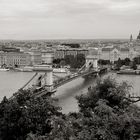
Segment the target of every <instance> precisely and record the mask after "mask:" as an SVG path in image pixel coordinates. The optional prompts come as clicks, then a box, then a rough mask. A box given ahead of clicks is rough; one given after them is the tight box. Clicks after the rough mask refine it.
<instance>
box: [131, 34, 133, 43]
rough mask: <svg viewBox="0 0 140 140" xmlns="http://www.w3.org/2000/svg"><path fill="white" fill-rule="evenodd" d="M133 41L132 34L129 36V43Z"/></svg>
mask: <svg viewBox="0 0 140 140" xmlns="http://www.w3.org/2000/svg"><path fill="white" fill-rule="evenodd" d="M132 41H133V36H132V34H131V35H130V42H132Z"/></svg>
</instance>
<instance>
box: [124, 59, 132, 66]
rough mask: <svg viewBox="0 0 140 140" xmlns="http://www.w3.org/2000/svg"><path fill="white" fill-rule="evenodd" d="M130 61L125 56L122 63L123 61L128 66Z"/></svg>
mask: <svg viewBox="0 0 140 140" xmlns="http://www.w3.org/2000/svg"><path fill="white" fill-rule="evenodd" d="M130 62H131V61H130V59H129V58H125V59H124V63H125V65H126V66H129V65H130Z"/></svg>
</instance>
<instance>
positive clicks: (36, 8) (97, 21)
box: [0, 0, 140, 37]
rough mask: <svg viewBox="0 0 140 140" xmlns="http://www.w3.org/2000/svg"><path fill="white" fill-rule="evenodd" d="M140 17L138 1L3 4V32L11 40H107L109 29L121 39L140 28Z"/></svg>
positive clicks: (6, 0)
mask: <svg viewBox="0 0 140 140" xmlns="http://www.w3.org/2000/svg"><path fill="white" fill-rule="evenodd" d="M139 16H140V1H139V0H0V25H1V29H0V31H1V33H3V34H4V36H6V34H7V33H5V32H9V33H8V34H9V36H10V37H11V36H12V35H13V36H12V37H14V34H17V36H18V34H21V33H20V32H23V34H24V37H26V36H27V34H28V35H29V34H30V35H29V37H31V36H33V37H34V36H36V37H37V34H38V36H39V37H42V36H43V37H49V36H50V37H53V36H54V37H59V35H60V37H63V36H68V37H73V36H74V37H78V36H83V37H84V36H86V37H88V36H89V37H92V36H93V37H94V36H95V34H98V36H100V35H101V36H102V35H103V34H104V35H103V36H108V35H106V34H107V33H106V32H107V31H106V29H109V28H110V29H109V31H108V32H110V33H109V34H110V36H111V34H112V35H114V34H115V33H116V34H117V35H119V34H120V36H121V35H122V34H121V33H119V31H121V30H123V28H125V31H127V30H129V31H130V30H131V29H133V28H134V29H133V30H136V28H139V27H138V24H139V22H140V19H139ZM118 25H119V26H120V29H119V28H118V29H116V26H118ZM134 25H135V26H134ZM111 29H112V31H111ZM76 30H77V31H78V32H76ZM83 32H84V33H85V34H84V33H83ZM95 32H96V33H95ZM35 34H36V35H35ZM41 34H42V35H41ZM126 34H127V33H126ZM17 36H16V37H17ZM124 36H125V35H124ZM0 37H2V34H1V35H0ZM7 37H8V35H7ZM21 37H22V36H21Z"/></svg>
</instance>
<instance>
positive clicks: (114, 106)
mask: <svg viewBox="0 0 140 140" xmlns="http://www.w3.org/2000/svg"><path fill="white" fill-rule="evenodd" d="M130 88H131V86H129V85H128V84H127V83H126V82H123V83H120V84H118V83H117V82H116V80H115V79H111V78H107V79H104V80H103V81H102V80H99V81H98V82H97V84H96V86H94V87H93V88H91V89H90V90H89V92H88V93H87V94H86V95H80V96H78V97H77V99H78V104H79V108H80V112H81V113H82V114H83V117H81V118H79V119H81V122H82V125H81V129H80V131H79V132H78V134H77V135H78V138H79V139H80V140H84V139H87V140H92V139H95V140H134V139H137V138H140V117H139V115H140V108H138V107H137V106H135V105H132V102H131V101H132V100H131V99H130V98H129V96H130V92H129V90H130ZM132 114H133V115H132ZM138 114H139V115H138Z"/></svg>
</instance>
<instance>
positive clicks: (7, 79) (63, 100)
mask: <svg viewBox="0 0 140 140" xmlns="http://www.w3.org/2000/svg"><path fill="white" fill-rule="evenodd" d="M32 75H34V73H30V72H29V73H28V72H0V100H1V99H2V98H3V96H7V97H10V96H11V95H12V94H13V93H14V92H16V91H17V90H18V89H19V88H20V87H22V86H23V85H24V84H25V83H26V82H27V81H28V80H29V79H30V78H31V77H32ZM108 75H111V76H113V77H115V78H116V79H117V80H118V81H119V82H121V81H122V80H125V81H128V82H129V83H130V84H132V85H133V92H135V93H136V94H138V95H140V86H139V81H140V76H134V75H131V76H130V75H117V74H115V73H114V74H113V73H109V74H108ZM95 80H96V79H95V78H93V79H88V80H85V79H84V78H82V77H81V78H78V79H76V80H74V81H71V82H70V83H67V84H65V85H63V86H62V87H59V88H58V89H57V92H56V93H55V97H56V98H58V99H59V101H58V103H57V104H58V105H59V106H61V107H62V112H63V113H68V112H70V111H78V105H77V101H76V99H75V96H76V95H80V94H84V93H86V92H87V88H88V87H89V86H90V85H92V84H93V83H95Z"/></svg>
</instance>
